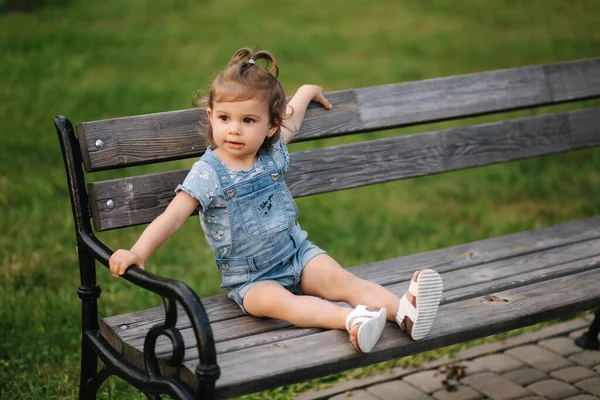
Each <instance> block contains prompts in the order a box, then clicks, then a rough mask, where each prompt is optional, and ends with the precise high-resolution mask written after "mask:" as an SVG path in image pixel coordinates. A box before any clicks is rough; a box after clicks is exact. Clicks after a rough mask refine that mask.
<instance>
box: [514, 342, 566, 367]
mask: <svg viewBox="0 0 600 400" xmlns="http://www.w3.org/2000/svg"><path fill="white" fill-rule="evenodd" d="M506 353H508V354H509V355H511V356H513V357H515V358H517V359H519V360H521V361H523V362H524V363H526V364H529V365H531V366H532V367H534V368H537V369H539V370H540V371H543V372H551V371H554V370H557V369H561V368H565V367H568V366H571V365H573V363H572V362H570V361H568V360H566V359H564V358H562V357H561V356H559V355H558V354H556V353H553V352H551V351H550V350H546V349H544V348H542V347H539V346H535V345H527V346H521V347H516V348H514V349H510V350H507V351H506Z"/></svg>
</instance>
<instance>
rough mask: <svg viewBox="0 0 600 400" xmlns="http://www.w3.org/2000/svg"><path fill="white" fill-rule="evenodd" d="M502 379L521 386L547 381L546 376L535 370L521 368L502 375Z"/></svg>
mask: <svg viewBox="0 0 600 400" xmlns="http://www.w3.org/2000/svg"><path fill="white" fill-rule="evenodd" d="M502 376H503V377H505V378H506V379H509V380H511V381H513V382H515V383H516V384H518V385H521V386H527V385H531V384H532V383H536V382H539V381H543V380H546V379H548V378H549V377H548V375H546V374H545V373H543V372H542V371H540V370H539V369H535V368H521V369H517V370H515V371H510V372H506V373H504V374H502Z"/></svg>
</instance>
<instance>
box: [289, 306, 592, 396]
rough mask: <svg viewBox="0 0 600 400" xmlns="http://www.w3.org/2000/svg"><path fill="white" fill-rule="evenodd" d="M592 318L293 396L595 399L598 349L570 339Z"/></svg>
mask: <svg viewBox="0 0 600 400" xmlns="http://www.w3.org/2000/svg"><path fill="white" fill-rule="evenodd" d="M592 319H593V314H589V315H586V316H584V317H581V318H578V319H573V320H570V321H567V322H562V323H559V324H556V325H552V326H550V327H547V328H543V329H540V330H538V331H536V332H530V333H526V334H523V335H520V336H516V337H512V338H509V339H506V340H502V341H497V342H493V343H488V344H483V345H479V346H476V347H471V348H469V349H466V350H464V351H462V352H460V353H458V355H457V356H456V359H453V360H448V359H439V360H434V361H431V362H427V363H425V364H423V366H422V369H420V370H417V369H405V368H395V369H392V370H390V371H389V372H387V373H385V374H382V375H377V376H371V377H368V378H362V379H355V380H351V381H347V382H343V383H339V384H337V385H335V386H333V387H331V388H328V389H323V390H319V391H313V392H307V393H305V394H303V395H301V396H299V397H297V398H296V400H325V399H329V400H433V399H436V400H480V399H491V400H513V399H514V400H517V399H524V400H525V399H527V400H529V399H550V400H562V399H569V400H600V351H593V350H583V349H581V348H579V347H577V346H576V345H575V343H574V342H573V340H574V338H576V337H579V336H580V335H581V334H582V333H583V332H585V331H587V328H588V327H589V324H590V322H591V320H592Z"/></svg>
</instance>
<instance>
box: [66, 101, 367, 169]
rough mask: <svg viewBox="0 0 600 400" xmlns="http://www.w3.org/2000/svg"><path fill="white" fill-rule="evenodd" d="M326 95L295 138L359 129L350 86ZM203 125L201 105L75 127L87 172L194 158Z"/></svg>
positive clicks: (202, 143)
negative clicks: (326, 102)
mask: <svg viewBox="0 0 600 400" xmlns="http://www.w3.org/2000/svg"><path fill="white" fill-rule="evenodd" d="M327 96H328V98H329V100H330V101H331V102H332V103H333V104H335V109H333V110H331V111H329V110H326V109H324V108H323V107H321V106H316V105H314V104H311V105H310V106H309V109H308V111H307V113H306V116H305V118H304V122H303V124H302V130H301V132H298V134H297V135H296V138H295V141H302V140H309V139H310V138H317V137H329V136H336V135H341V134H344V133H345V132H350V133H352V132H356V131H357V130H358V129H360V126H361V124H360V121H359V115H358V105H357V103H356V96H355V93H354V90H344V91H339V92H329V93H327ZM207 124H208V120H207V119H206V111H205V109H189V110H180V111H170V112H163V113H156V114H146V115H136V116H132V117H122V118H112V119H107V120H101V121H92V122H83V123H81V124H79V125H78V126H77V128H76V129H77V135H78V137H79V139H80V141H79V144H80V147H81V153H82V156H83V161H84V166H85V169H86V171H87V172H92V171H101V170H106V169H112V168H121V167H125V166H133V165H140V164H147V163H151V162H158V161H168V160H175V159H181V158H188V157H194V156H199V155H200V154H202V153H204V151H205V150H206V146H207V142H206V140H205V134H206V127H207V126H208V125H207ZM97 140H102V142H103V147H101V148H99V147H98V146H96V141H97Z"/></svg>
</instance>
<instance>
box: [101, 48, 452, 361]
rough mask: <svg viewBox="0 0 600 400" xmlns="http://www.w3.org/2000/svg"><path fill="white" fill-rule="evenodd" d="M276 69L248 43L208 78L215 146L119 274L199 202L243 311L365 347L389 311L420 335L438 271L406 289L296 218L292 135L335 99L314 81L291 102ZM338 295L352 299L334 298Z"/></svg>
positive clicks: (123, 260)
mask: <svg viewBox="0 0 600 400" xmlns="http://www.w3.org/2000/svg"><path fill="white" fill-rule="evenodd" d="M259 60H263V61H264V63H265V66H264V67H263V66H259V65H258V64H257V61H259ZM278 75H279V68H278V66H277V62H276V61H275V58H274V57H273V56H272V55H271V54H270V53H269V52H267V51H259V52H256V53H254V52H253V51H252V50H251V49H248V48H243V49H240V50H239V51H237V52H236V53H235V54H234V56H233V57H232V58H231V61H230V62H229V65H228V66H227V68H226V69H225V70H224V71H222V72H221V73H220V74H219V75H218V76H217V77H216V79H215V80H214V82H213V84H212V85H211V87H210V93H209V96H208V99H207V103H208V104H207V105H208V107H207V109H206V113H207V114H208V119H209V121H210V126H209V127H208V141H209V143H210V147H209V148H208V149H207V151H206V153H205V154H204V155H203V156H202V157H201V158H200V160H199V161H197V162H196V163H195V164H194V165H193V167H192V169H191V170H190V172H189V174H188V175H187V177H186V178H185V181H184V182H183V183H182V184H181V185H179V186H178V187H177V188H176V190H175V191H176V193H177V194H176V196H175V198H174V199H173V200H172V201H171V203H170V204H169V206H168V207H167V208H166V210H165V211H164V212H163V213H162V214H161V215H160V216H158V217H157V218H156V219H155V220H154V221H153V222H152V223H151V224H150V225H148V227H147V228H146V229H145V230H144V232H143V233H142V235H141V236H140V238H139V239H138V241H137V242H136V243H135V245H134V246H133V247H132V248H131V250H123V249H121V250H117V251H116V252H115V253H114V254H113V255H112V257H111V258H110V269H111V272H112V274H113V275H114V276H115V277H118V276H119V275H122V274H123V273H124V272H125V270H126V269H127V268H128V267H129V266H131V265H137V266H139V267H141V268H144V263H145V262H146V260H147V259H148V258H149V257H150V255H151V254H152V252H153V251H154V250H156V248H158V247H159V246H160V245H161V244H162V243H163V242H164V241H165V240H167V239H168V238H169V237H170V236H171V235H172V234H173V233H175V231H177V230H178V229H179V228H180V227H181V225H182V224H183V223H184V222H185V221H186V219H187V218H188V217H189V216H190V214H191V213H192V212H193V211H194V210H195V209H196V208H197V207H198V206H199V207H200V223H201V225H202V229H203V230H204V233H205V236H206V240H207V241H208V244H209V245H210V247H211V249H212V251H213V252H214V257H215V262H216V265H217V268H218V269H219V271H220V272H221V275H222V285H221V287H222V288H223V289H225V290H227V291H228V296H229V297H230V298H231V299H232V300H233V301H235V302H236V303H237V304H238V305H239V306H240V307H241V309H242V310H243V311H244V312H245V313H249V314H251V315H254V316H257V317H270V318H277V319H281V320H284V321H287V322H289V323H291V324H293V325H296V326H299V327H320V328H329V329H346V330H347V331H348V332H349V335H350V341H351V343H352V345H353V346H354V348H355V349H356V350H358V351H362V352H369V351H371V350H372V349H373V347H374V346H375V344H376V343H377V341H378V339H379V336H380V335H381V332H382V331H383V328H384V325H385V321H386V320H389V321H396V322H397V323H398V325H400V328H401V329H403V330H405V331H407V333H408V334H409V335H410V336H411V337H412V338H413V339H414V340H418V339H421V338H423V337H425V335H427V333H428V332H429V329H430V327H431V324H432V322H433V319H434V317H435V314H436V312H437V308H438V304H439V301H440V298H441V296H442V280H441V278H440V276H439V275H438V274H437V273H436V272H435V271H433V270H430V269H425V270H421V271H416V272H415V273H414V275H413V277H412V280H411V283H410V287H409V290H408V291H407V292H406V294H405V295H404V296H403V297H402V299H400V298H399V297H398V296H396V295H395V294H394V293H392V292H390V291H389V290H387V289H385V288H384V287H382V286H380V285H378V284H376V283H374V282H370V281H366V280H363V279H360V278H358V277H356V276H355V275H353V274H352V273H350V272H348V271H347V270H345V269H344V268H342V267H341V266H340V265H339V264H338V263H337V262H336V261H335V260H334V259H333V258H331V257H330V256H329V255H327V253H326V252H325V251H324V250H322V249H320V248H319V247H317V246H315V245H314V244H312V243H311V242H310V241H309V240H308V239H307V233H306V232H305V231H303V230H302V229H301V228H300V225H298V223H297V222H296V219H297V217H298V208H297V207H296V204H295V202H294V199H293V198H292V196H291V195H290V192H289V191H288V188H287V186H286V184H285V180H284V175H283V174H284V172H285V171H286V170H287V169H288V166H289V154H288V151H287V148H286V144H287V143H289V141H290V140H292V138H293V137H294V134H295V133H296V132H298V130H299V128H300V125H301V123H302V120H303V119H304V114H305V112H306V108H307V106H308V104H309V103H310V102H311V101H316V102H318V103H320V104H322V105H323V106H324V107H325V108H327V109H331V108H332V106H331V104H330V103H329V101H328V100H327V99H326V98H325V97H324V95H323V91H322V89H321V88H320V87H318V86H314V85H304V86H302V87H300V88H299V89H298V91H297V92H296V94H295V95H294V97H293V98H292V99H291V100H290V102H289V103H288V104H286V96H285V93H284V90H283V87H282V85H281V83H280V82H279V81H278V80H277V77H278ZM327 300H329V301H327ZM339 301H343V302H346V303H348V304H350V305H351V306H352V307H353V308H348V307H341V306H338V305H336V304H333V303H332V302H339Z"/></svg>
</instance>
